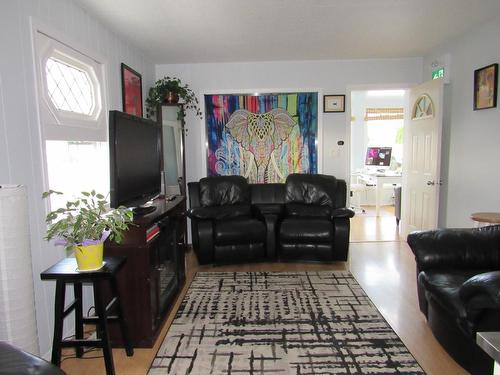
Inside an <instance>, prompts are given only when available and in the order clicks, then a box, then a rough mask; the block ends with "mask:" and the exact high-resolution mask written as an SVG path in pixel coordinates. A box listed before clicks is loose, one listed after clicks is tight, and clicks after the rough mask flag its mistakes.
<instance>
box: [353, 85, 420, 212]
mask: <svg viewBox="0 0 500 375" xmlns="http://www.w3.org/2000/svg"><path fill="white" fill-rule="evenodd" d="M417 85H418V84H416V83H380V84H375V83H374V84H360V85H348V86H346V101H345V102H346V119H345V120H346V134H345V146H346V166H345V168H346V169H345V170H346V184H347V186H351V141H352V140H351V116H352V115H351V94H352V91H368V90H405V95H404V99H403V101H404V103H405V113H406V112H407V110H408V108H407V107H408V105H409V103H408V90H409V89H410V88H412V87H414V86H417ZM403 139H404V137H403ZM404 183H405V181H404V176H403V179H402V184H401V186H404ZM348 191H350V190H348ZM350 203H351V197H350V194H349V192H348V193H347V204H348V205H350Z"/></svg>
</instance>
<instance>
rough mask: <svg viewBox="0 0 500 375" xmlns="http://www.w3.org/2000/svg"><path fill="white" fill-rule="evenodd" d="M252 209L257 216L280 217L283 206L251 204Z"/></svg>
mask: <svg viewBox="0 0 500 375" xmlns="http://www.w3.org/2000/svg"><path fill="white" fill-rule="evenodd" d="M252 207H253V210H254V212H255V213H256V215H257V216H266V215H277V216H282V215H283V212H284V210H285V206H284V205H283V204H280V203H257V204H253V205H252Z"/></svg>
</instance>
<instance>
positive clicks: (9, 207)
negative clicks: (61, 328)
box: [0, 185, 39, 354]
mask: <svg viewBox="0 0 500 375" xmlns="http://www.w3.org/2000/svg"><path fill="white" fill-rule="evenodd" d="M0 340H2V341H7V342H9V343H11V344H14V345H16V346H18V347H20V348H22V349H24V350H26V351H28V352H30V353H33V354H38V352H39V349H38V338H37V330H36V318H35V299H34V291H33V272H32V268H31V250H30V235H29V221H28V201H27V195H26V188H25V187H24V186H18V185H15V186H13V185H1V187H0Z"/></svg>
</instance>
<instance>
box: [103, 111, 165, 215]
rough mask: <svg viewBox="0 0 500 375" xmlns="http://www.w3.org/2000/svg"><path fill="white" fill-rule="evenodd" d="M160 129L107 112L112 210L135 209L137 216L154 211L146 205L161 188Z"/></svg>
mask: <svg viewBox="0 0 500 375" xmlns="http://www.w3.org/2000/svg"><path fill="white" fill-rule="evenodd" d="M161 155H162V153H161V126H160V125H159V124H157V123H156V122H154V121H151V120H148V119H145V118H142V117H137V116H132V115H129V114H126V113H123V112H120V111H110V112H109V161H110V177H111V181H110V188H111V189H110V199H111V202H110V203H111V207H113V208H115V207H118V206H125V207H134V213H135V214H136V215H141V214H145V213H148V212H151V211H154V209H155V208H154V206H144V204H145V203H146V202H148V201H149V200H151V199H152V198H154V197H155V196H157V195H159V194H160V189H161Z"/></svg>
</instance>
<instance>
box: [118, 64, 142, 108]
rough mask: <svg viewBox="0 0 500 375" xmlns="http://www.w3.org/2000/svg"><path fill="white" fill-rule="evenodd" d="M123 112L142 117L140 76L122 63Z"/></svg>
mask: <svg viewBox="0 0 500 375" xmlns="http://www.w3.org/2000/svg"><path fill="white" fill-rule="evenodd" d="M122 100H123V112H125V113H128V114H131V115H135V116H138V117H142V77H141V75H140V74H139V73H137V72H136V71H135V70H134V69H132V68H131V67H129V66H127V65H125V64H123V63H122Z"/></svg>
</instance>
